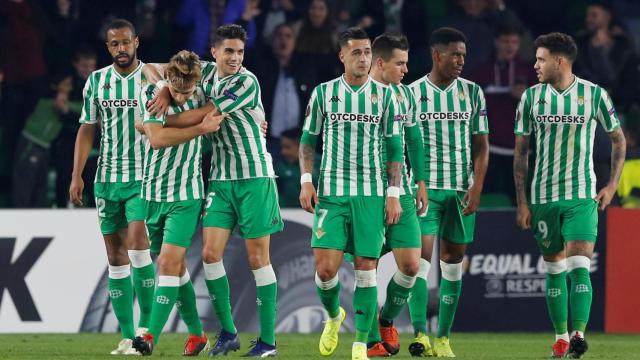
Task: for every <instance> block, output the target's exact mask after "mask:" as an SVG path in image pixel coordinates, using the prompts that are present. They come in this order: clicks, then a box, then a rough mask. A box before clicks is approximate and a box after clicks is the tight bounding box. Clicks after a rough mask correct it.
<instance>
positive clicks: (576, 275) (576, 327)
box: [569, 267, 593, 332]
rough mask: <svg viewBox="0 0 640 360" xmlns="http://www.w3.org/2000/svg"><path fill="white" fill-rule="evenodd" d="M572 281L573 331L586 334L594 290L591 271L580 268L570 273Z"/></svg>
mask: <svg viewBox="0 0 640 360" xmlns="http://www.w3.org/2000/svg"><path fill="white" fill-rule="evenodd" d="M569 278H570V279H571V296H570V297H569V299H570V300H569V301H570V302H571V328H572V329H571V330H573V331H581V332H584V331H585V330H586V328H587V322H589V312H590V311H591V298H592V295H593V288H592V287H591V277H590V276H589V269H587V268H584V267H578V268H575V269H573V270H571V271H570V272H569Z"/></svg>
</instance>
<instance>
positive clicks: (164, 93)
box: [142, 64, 171, 115]
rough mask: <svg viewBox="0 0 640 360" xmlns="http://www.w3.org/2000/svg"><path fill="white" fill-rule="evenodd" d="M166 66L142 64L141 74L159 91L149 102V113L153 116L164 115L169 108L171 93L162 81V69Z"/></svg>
mask: <svg viewBox="0 0 640 360" xmlns="http://www.w3.org/2000/svg"><path fill="white" fill-rule="evenodd" d="M166 65H167V64H144V66H142V74H143V75H144V78H145V79H146V80H147V81H148V82H149V83H150V84H155V85H156V86H158V88H159V89H160V91H158V93H157V94H156V96H154V98H153V99H151V100H150V102H149V111H150V112H151V113H152V114H154V115H160V114H166V113H167V110H169V106H171V93H169V88H168V87H167V82H166V81H164V80H163V79H164V69H165V67H166Z"/></svg>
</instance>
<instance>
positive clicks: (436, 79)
mask: <svg viewBox="0 0 640 360" xmlns="http://www.w3.org/2000/svg"><path fill="white" fill-rule="evenodd" d="M427 78H428V79H429V81H431V82H432V83H433V84H434V85H435V86H437V87H439V88H440V89H446V88H447V87H448V86H449V85H451V83H452V82H454V81H455V80H456V78H446V77H444V76H442V74H439V73H438V72H437V71H434V70H433V69H431V72H430V73H428V74H427Z"/></svg>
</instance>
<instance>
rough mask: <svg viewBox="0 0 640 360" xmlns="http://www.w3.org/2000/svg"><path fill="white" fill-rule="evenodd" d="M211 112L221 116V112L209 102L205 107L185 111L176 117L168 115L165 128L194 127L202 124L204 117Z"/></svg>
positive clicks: (175, 115)
mask: <svg viewBox="0 0 640 360" xmlns="http://www.w3.org/2000/svg"><path fill="white" fill-rule="evenodd" d="M210 112H213V113H214V115H219V114H220V111H218V109H216V107H215V105H213V103H211V102H207V103H206V104H205V105H204V106H202V107H199V108H197V109H192V110H187V111H183V112H181V113H177V114H174V115H167V123H166V124H165V126H168V127H176V128H185V127H189V126H193V125H196V124H199V123H201V122H202V119H204V117H205V116H206V115H207V114H208V113H210Z"/></svg>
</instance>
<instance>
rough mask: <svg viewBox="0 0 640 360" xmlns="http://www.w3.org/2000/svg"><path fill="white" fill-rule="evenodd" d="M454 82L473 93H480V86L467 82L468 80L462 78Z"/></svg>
mask: <svg viewBox="0 0 640 360" xmlns="http://www.w3.org/2000/svg"><path fill="white" fill-rule="evenodd" d="M456 81H458V82H459V83H460V84H462V85H463V86H467V87H468V88H469V89H472V90H473V91H482V86H480V85H478V84H477V83H475V82H473V81H471V80H469V79H465V78H463V77H458V79H456Z"/></svg>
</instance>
